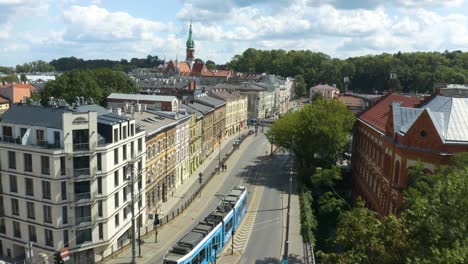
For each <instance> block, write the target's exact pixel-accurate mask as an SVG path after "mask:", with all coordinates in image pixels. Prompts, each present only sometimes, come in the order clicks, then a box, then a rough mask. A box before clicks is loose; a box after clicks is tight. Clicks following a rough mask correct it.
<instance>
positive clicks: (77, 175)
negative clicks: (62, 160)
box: [68, 168, 96, 180]
mask: <svg viewBox="0 0 468 264" xmlns="http://www.w3.org/2000/svg"><path fill="white" fill-rule="evenodd" d="M68 175H69V177H72V178H73V180H89V178H93V177H95V176H96V169H91V168H75V169H69V170H68Z"/></svg>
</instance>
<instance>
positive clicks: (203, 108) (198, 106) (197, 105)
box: [185, 102, 214, 115]
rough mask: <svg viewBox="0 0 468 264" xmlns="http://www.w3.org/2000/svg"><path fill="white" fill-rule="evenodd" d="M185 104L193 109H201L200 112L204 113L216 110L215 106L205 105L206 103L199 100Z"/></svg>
mask: <svg viewBox="0 0 468 264" xmlns="http://www.w3.org/2000/svg"><path fill="white" fill-rule="evenodd" d="M185 106H186V108H187V107H188V108H191V109H193V110H196V111H199V112H200V113H202V114H204V115H206V114H208V113H209V112H211V111H213V110H214V108H213V107H210V106H207V105H204V104H200V103H198V102H193V103H188V104H186V105H185ZM187 110H189V109H187Z"/></svg>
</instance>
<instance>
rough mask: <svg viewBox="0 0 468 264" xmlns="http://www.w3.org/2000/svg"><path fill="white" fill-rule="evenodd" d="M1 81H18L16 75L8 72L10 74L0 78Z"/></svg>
mask: <svg viewBox="0 0 468 264" xmlns="http://www.w3.org/2000/svg"><path fill="white" fill-rule="evenodd" d="M1 81H2V82H7V83H17V82H19V79H18V75H15V74H10V75H7V76H5V77H3V78H1Z"/></svg>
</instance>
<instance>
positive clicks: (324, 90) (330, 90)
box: [309, 84, 340, 101]
mask: <svg viewBox="0 0 468 264" xmlns="http://www.w3.org/2000/svg"><path fill="white" fill-rule="evenodd" d="M309 91H310V93H309V95H310V100H311V101H312V97H313V96H314V94H317V93H318V94H320V95H322V97H323V98H325V99H333V98H336V97H338V96H340V89H338V88H336V87H335V86H330V85H328V84H319V85H316V86H313V87H310V88H309Z"/></svg>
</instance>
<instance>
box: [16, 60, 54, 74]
mask: <svg viewBox="0 0 468 264" xmlns="http://www.w3.org/2000/svg"><path fill="white" fill-rule="evenodd" d="M54 70H55V69H54V67H53V66H52V65H50V64H49V63H47V62H45V61H42V60H37V61H32V62H29V63H24V64H23V65H16V71H17V72H23V73H24V72H52V71H54Z"/></svg>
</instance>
